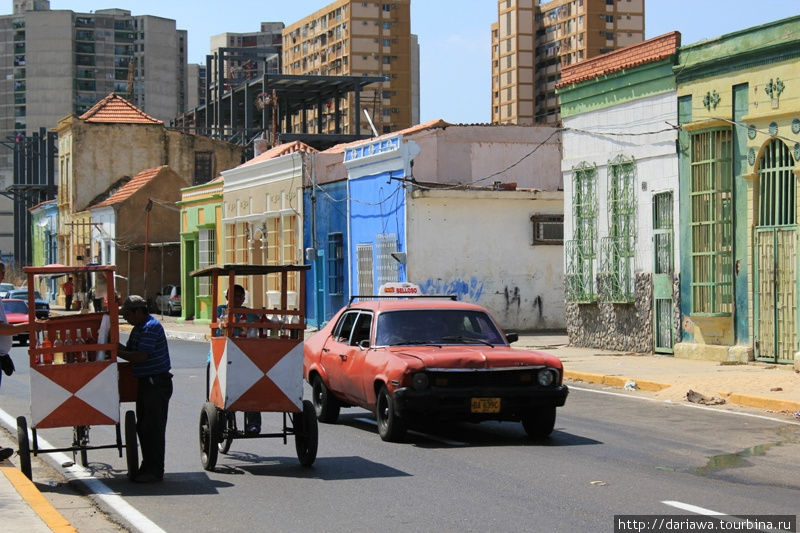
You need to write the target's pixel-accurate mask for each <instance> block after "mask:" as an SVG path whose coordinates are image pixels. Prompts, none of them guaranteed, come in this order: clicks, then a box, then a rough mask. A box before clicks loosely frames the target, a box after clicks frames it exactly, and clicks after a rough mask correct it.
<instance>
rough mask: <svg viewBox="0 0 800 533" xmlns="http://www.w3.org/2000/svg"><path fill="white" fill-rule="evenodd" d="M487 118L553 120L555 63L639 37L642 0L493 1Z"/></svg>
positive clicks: (555, 110) (555, 114)
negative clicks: (490, 78) (490, 109)
mask: <svg viewBox="0 0 800 533" xmlns="http://www.w3.org/2000/svg"><path fill="white" fill-rule="evenodd" d="M491 31H492V115H491V116H492V122H493V123H510V124H521V125H531V124H557V123H559V122H560V120H561V115H560V111H559V102H558V97H557V96H556V91H555V87H556V84H557V83H558V82H559V81H560V80H561V67H562V66H567V65H572V64H574V63H577V62H579V61H583V60H584V59H588V58H590V57H595V56H597V55H600V54H604V53H606V52H610V51H611V50H616V49H617V48H622V47H625V46H628V45H630V44H635V43H638V42H641V41H643V40H644V0H625V1H616V0H553V1H552V2H548V3H546V4H541V5H540V3H539V0H498V2H497V22H495V23H494V24H492V28H491Z"/></svg>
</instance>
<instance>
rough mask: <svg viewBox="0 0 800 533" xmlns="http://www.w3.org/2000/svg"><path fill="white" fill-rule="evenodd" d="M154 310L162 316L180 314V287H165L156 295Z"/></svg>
mask: <svg viewBox="0 0 800 533" xmlns="http://www.w3.org/2000/svg"><path fill="white" fill-rule="evenodd" d="M156 310H158V312H159V313H161V314H162V315H165V314H166V315H179V314H181V286H180V285H166V286H165V287H164V288H163V289H162V290H161V292H159V293H158V294H156Z"/></svg>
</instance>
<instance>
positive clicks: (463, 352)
mask: <svg viewBox="0 0 800 533" xmlns="http://www.w3.org/2000/svg"><path fill="white" fill-rule="evenodd" d="M517 337H518V336H517V334H515V333H508V334H504V333H503V332H502V331H501V330H500V329H499V328H498V327H497V324H496V323H495V321H494V320H493V319H492V317H491V316H490V315H489V313H488V312H487V311H486V309H484V308H483V307H481V306H479V305H475V304H471V303H465V302H457V301H453V300H451V299H442V298H432V297H427V298H426V297H424V296H421V297H415V298H409V299H388V298H386V297H384V298H379V299H376V300H366V301H359V302H356V303H351V304H350V305H348V306H347V307H345V308H343V309H341V310H340V311H339V312H338V313H337V314H336V315H335V316H334V317H333V319H332V320H331V321H330V322H329V323H328V324H327V325H326V326H325V327H323V328H322V329H321V330H319V331H318V332H316V333H314V334H313V335H312V336H311V337H310V338H308V339H307V340H306V341H305V347H304V349H305V356H304V360H303V375H304V377H305V379H306V380H307V381H308V383H309V384H310V385H311V387H312V391H313V392H312V402H313V404H314V409H315V410H316V414H317V418H318V420H320V421H321V422H336V420H337V419H338V417H339V411H340V409H341V408H342V407H349V406H359V407H363V408H364V409H367V410H369V411H372V412H373V413H375V415H376V418H377V423H378V433H379V434H380V437H381V438H382V439H383V440H385V441H398V440H402V438H403V436H404V434H405V432H406V429H407V427H408V424H409V423H410V422H413V421H415V420H416V421H423V420H424V421H432V420H446V421H473V422H480V421H483V420H509V421H519V422H522V425H523V427H524V428H525V431H526V432H527V433H528V435H529V436H530V437H532V438H544V437H547V436H548V435H550V433H551V432H552V431H553V428H554V425H555V420H556V408H557V407H559V406H562V405H564V403H565V401H566V398H567V394H568V392H569V391H568V389H567V387H566V386H565V385H563V383H562V378H563V368H562V365H561V361H560V360H559V359H558V358H557V357H555V356H553V355H550V354H547V353H544V352H538V351H531V350H518V349H514V348H511V346H510V345H509V341H510V342H514V341H516V340H517Z"/></svg>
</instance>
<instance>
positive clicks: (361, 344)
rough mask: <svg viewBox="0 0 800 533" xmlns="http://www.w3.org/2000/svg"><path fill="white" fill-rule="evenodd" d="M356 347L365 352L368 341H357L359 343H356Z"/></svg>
mask: <svg viewBox="0 0 800 533" xmlns="http://www.w3.org/2000/svg"><path fill="white" fill-rule="evenodd" d="M358 347H359V348H363V349H365V350H366V349H367V348H369V339H364V340H362V341H359V343H358Z"/></svg>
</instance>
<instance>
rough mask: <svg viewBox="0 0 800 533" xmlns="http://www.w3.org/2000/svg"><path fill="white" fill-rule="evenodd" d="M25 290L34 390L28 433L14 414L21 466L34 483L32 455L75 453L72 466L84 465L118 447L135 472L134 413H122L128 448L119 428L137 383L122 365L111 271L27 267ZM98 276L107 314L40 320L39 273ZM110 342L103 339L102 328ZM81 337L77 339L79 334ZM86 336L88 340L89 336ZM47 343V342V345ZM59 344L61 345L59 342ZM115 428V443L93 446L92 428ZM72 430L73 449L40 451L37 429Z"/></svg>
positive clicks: (130, 472)
mask: <svg viewBox="0 0 800 533" xmlns="http://www.w3.org/2000/svg"><path fill="white" fill-rule="evenodd" d="M23 271H24V272H25V273H26V274H27V286H28V332H29V333H28V334H29V339H30V343H29V348H28V356H29V360H30V388H31V392H30V394H31V435H32V439H31V438H29V434H28V423H27V420H26V418H25V417H24V416H19V417H17V438H18V443H19V457H20V468H21V470H22V472H23V473H24V474H25V475H26V476H27V477H28V478H32V472H31V452H33V455H34V456H35V455H38V454H40V453H55V452H72V457H73V461H77V460H79V461H80V464H81V465H83V466H86V465H87V451H88V450H96V449H102V448H117V450H118V451H119V455H120V457H122V451H123V448H124V449H125V452H126V462H127V467H128V476H131V475H133V474H134V473H135V472H136V469H137V467H138V463H139V454H138V448H137V437H136V414H135V413H134V412H133V411H131V410H129V411H126V413H125V443H124V444H123V440H122V432H121V429H120V405H119V404H120V402H121V401H135V399H136V383H135V381H134V380H133V377H132V374H131V372H130V366H129V364H127V363H120V364H118V363H117V343H118V342H119V327H118V326H119V315H118V309H117V306H116V301H115V299H114V294H115V292H114V271H115V267H114V266H109V265H105V266H100V265H97V266H64V265H47V266H41V267H24V268H23ZM90 274H92V275H94V276H95V284H96V286H97V287H105V288H106V293H107V294H108V295H110V300H109V301H110V302H111V305H109V306H108V313H100V312H94V313H86V312H82V313H80V314H65V315H62V316H51V317H49V318H47V319H38V320H37V319H36V315H35V305H34V290H35V285H34V283H35V281H36V278H37V277H38V276H44V277H48V276H50V277H56V276H62V275H70V276H75V277H77V276H89V275H90ZM104 316H107V317H108V318H106V319H105V322H106V324H105V326H106V328H104V331H107V338H106V339H105V340H104V341H103V340H98V338H97V335H98V334H100V330H101V325H102V323H103V322H104ZM79 331H80V332H82V333H81V334H80V335H79V334H78V332H79ZM84 335H85V336H84ZM45 339H46V340H45ZM57 339H58V341H59V342H56V340H57ZM100 425H113V426H115V427H116V442H115V443H114V444H104V445H92V444H90V442H89V428H90V426H100ZM60 427H71V428H72V445H71V446H69V447H63V448H40V447H39V440H38V437H37V430H39V429H47V428H60Z"/></svg>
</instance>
